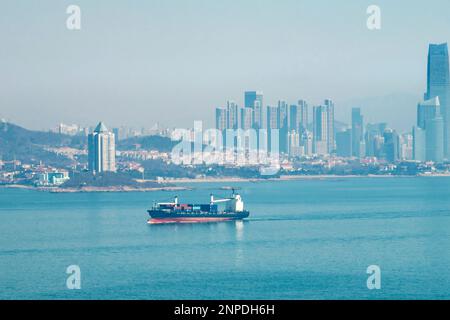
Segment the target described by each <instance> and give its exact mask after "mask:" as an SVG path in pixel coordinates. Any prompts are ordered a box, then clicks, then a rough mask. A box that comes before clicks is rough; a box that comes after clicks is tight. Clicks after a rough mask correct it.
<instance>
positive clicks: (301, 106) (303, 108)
mask: <svg viewBox="0 0 450 320" xmlns="http://www.w3.org/2000/svg"><path fill="white" fill-rule="evenodd" d="M297 113H298V118H299V119H300V127H299V131H300V132H303V131H306V130H307V128H308V104H307V103H306V101H305V100H298V110H297Z"/></svg>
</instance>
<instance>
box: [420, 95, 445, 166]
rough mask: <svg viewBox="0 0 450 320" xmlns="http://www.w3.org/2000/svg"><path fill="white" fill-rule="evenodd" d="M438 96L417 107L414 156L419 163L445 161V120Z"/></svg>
mask: <svg viewBox="0 0 450 320" xmlns="http://www.w3.org/2000/svg"><path fill="white" fill-rule="evenodd" d="M439 102H440V99H439V97H438V96H436V97H434V98H432V99H428V100H426V101H422V102H420V103H419V104H418V105H417V127H414V128H413V149H414V152H413V155H414V159H415V160H418V161H434V162H442V161H443V159H444V120H443V118H442V116H441V112H440V103H439Z"/></svg>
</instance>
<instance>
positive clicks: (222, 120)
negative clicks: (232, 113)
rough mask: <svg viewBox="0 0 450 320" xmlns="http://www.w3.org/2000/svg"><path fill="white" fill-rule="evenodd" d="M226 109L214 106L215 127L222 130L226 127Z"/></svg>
mask: <svg viewBox="0 0 450 320" xmlns="http://www.w3.org/2000/svg"><path fill="white" fill-rule="evenodd" d="M227 118H228V117H227V109H226V108H216V129H217V130H220V131H223V130H225V129H227Z"/></svg>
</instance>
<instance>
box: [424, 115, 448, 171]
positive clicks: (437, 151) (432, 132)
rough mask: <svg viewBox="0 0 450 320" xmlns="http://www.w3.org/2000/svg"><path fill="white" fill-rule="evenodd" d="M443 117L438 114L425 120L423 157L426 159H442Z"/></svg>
mask: <svg viewBox="0 0 450 320" xmlns="http://www.w3.org/2000/svg"><path fill="white" fill-rule="evenodd" d="M443 139H444V119H443V118H442V117H440V116H438V117H435V118H433V119H429V120H427V121H426V129H425V158H426V160H427V161H433V162H442V161H443V160H444V142H443Z"/></svg>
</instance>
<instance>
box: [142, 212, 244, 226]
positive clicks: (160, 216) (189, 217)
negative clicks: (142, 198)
mask: <svg viewBox="0 0 450 320" xmlns="http://www.w3.org/2000/svg"><path fill="white" fill-rule="evenodd" d="M148 213H149V215H150V218H151V219H149V220H148V223H149V224H161V223H199V222H218V221H230V220H242V219H245V218H247V217H248V216H249V214H250V213H249V212H248V211H243V212H230V213H208V212H206V213H167V212H164V211H160V210H148Z"/></svg>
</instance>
